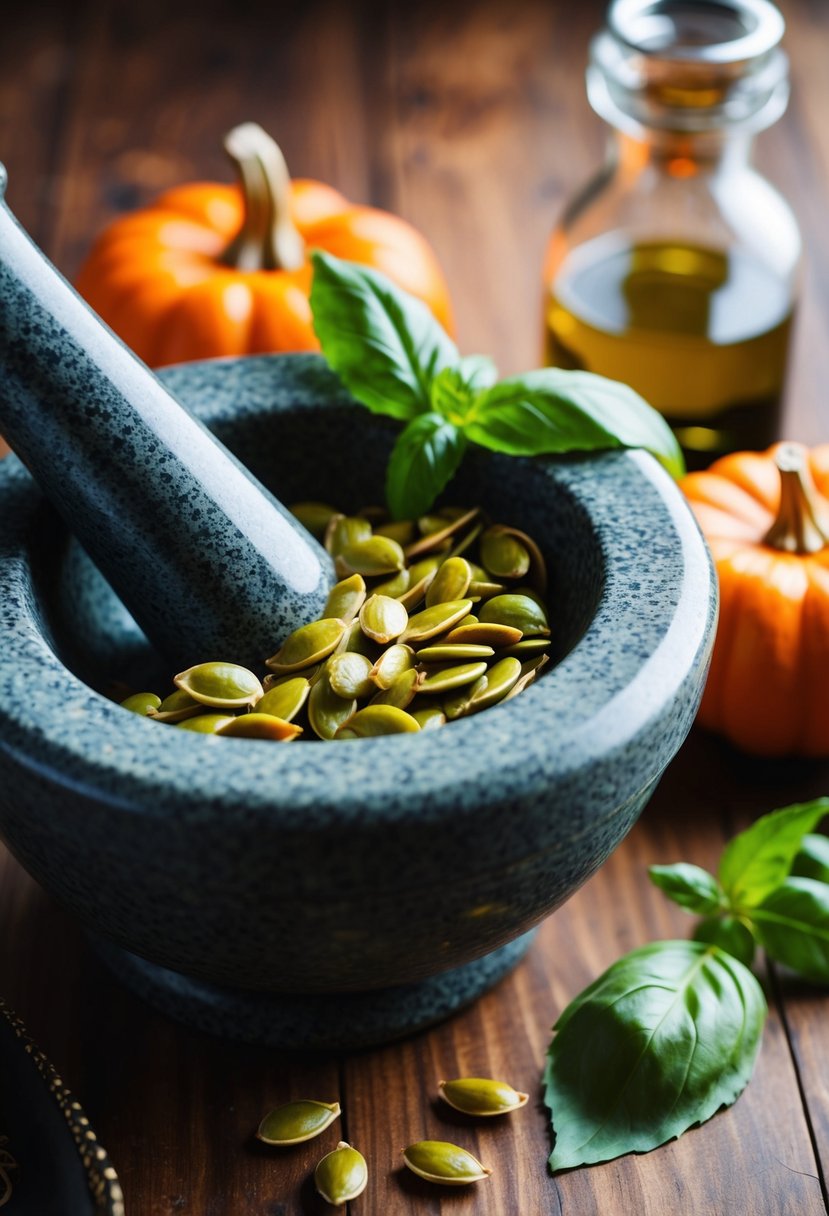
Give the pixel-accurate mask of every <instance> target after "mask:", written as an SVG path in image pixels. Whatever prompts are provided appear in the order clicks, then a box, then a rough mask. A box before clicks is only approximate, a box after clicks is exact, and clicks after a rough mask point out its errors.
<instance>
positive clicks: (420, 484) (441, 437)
mask: <svg viewBox="0 0 829 1216" xmlns="http://www.w3.org/2000/svg"><path fill="white" fill-rule="evenodd" d="M465 449H466V439H465V438H464V435H463V432H462V431H459V430H458V428H457V427H456V426H453V425H452V423H451V422H447V420H446V419H445V418H442V417H441V416H440V414H418V416H417V417H416V418H413V419H412V420H411V422H409V423H408V424H407V426H405V427H404V428H403V430H402V431H401V432H400V434H399V435H398V437H397V441H396V443H395V445H394V448H393V449H392V454H391V457H390V459H389V464H388V468H387V470H386V499H387V501H388V505H389V510H390V511H391V513H392V515H393V516H394V518H395V519H411V518H413V517H415V516H418V515H425V514H426V512H427V511H428V510H429V508H430V507H431V505H432V503H433V502H434V501H435V499H436V498H437V496H438V494H440V492H441V490H442V489H443V487H444V486H445V485H446V483H447V482H448V481H449V480H450V478H451V477H452V476H453V474H454V473H455V471H456V469H457V467H458V465H459V464H460V462H461V460H462V459H463V454H464V451H465Z"/></svg>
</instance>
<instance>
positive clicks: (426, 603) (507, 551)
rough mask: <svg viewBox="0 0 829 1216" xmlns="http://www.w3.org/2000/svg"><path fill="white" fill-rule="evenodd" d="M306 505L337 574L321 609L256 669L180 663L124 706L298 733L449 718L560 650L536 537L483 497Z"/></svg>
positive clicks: (193, 725)
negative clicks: (415, 513) (392, 507)
mask: <svg viewBox="0 0 829 1216" xmlns="http://www.w3.org/2000/svg"><path fill="white" fill-rule="evenodd" d="M295 514H296V516H297V518H298V519H299V520H300V522H301V523H303V524H305V526H306V527H308V528H309V529H310V530H311V531H313V533H314V535H315V536H317V537H319V538H320V539H321V540H322V541H323V544H324V545H325V548H326V549H327V550H328V552H329V554H330V555H331V557H332V558H333V559H334V562H335V566H336V569H337V571H338V573H339V581H338V582H337V583H336V584H335V585H334V586H333V587H332V588H331V590H330V592H329V593H328V597H327V600H326V604H325V608H324V609H323V613H322V615H321V616H320V618H319V619H317V620H315V621H309V622H308V624H306V625H302V626H301V627H300V628H299V629H295V630H294V632H293V633H291V634H290V635H289V636H288V637H287V638H285V639H284V641H283V642H282V644H281V646H280V647H279V649H278V650H277V651H276V652H275V653H274V654H273V655H271V656H270V657H269V658H267V659H265V666H266V667H267V668H268V673H267V674H266V675H265V676H264V678H263V679H262V680H261V681H260V679H259V676H257V675H256V674H255V673H254V672H252V671H249V670H247V668H244V667H240V666H239V665H238V664H235V663H232V662H216V661H210V662H205V663H200V664H197V665H195V666H194V667H190V668H188V669H187V670H186V671H183V672H180V673H179V674H178V675H177V676H176V677H175V680H174V683H175V685H176V687H175V691H173V692H172V693H170V694H168V695H167V696H166V697H164V698H163V699H162V698H161V697H160V696H158V695H157V694H156V693H154V692H136V693H134V694H133V695H132V696H130V697H128V698H127V699H126V701H123V702H122V705H123V706H124V708H126V709H128V710H131V711H132V712H133V713H135V714H137V715H139V716H142V717H147V718H149V719H152V720H155V721H158V722H162V723H167V724H168V725H171V726H178V727H180V728H181V729H183V730H187V731H190V732H192V733H197V734H214V735H218V736H220V737H222V738H243V739H258V740H267V741H271V742H290V741H292V740H294V739H303V738H304V739H317V740H325V741H330V740H338V741H339V740H344V739H357V738H369V737H375V736H381V735H393V734H410V733H412V734H413V733H418V732H420V731H424V730H428V731H434V730H439V729H442V728H443V727H444V726H445V725H446V723H447V722H448V721H454V720H456V719H458V718H464V717H467V716H469V715H472V714H476V713H479V712H480V711H482V710H485V709H489V708H491V707H492V706H495V705H499V704H504V703H506V702H508V701H509V700H511V699H512V698H514V697H515V696H516V695H519V694H520V693H522V692H523V691H524V690H525V689H526V688H527V687H529V685H530V684H531V683H532V682H533V681H534V680H535V679H536V678H537V676H538V674H539V673H540V672H541V670H542V669H543V667H544V665H545V664H546V663H547V662H548V654H547V652H548V651H549V650H550V649H551V640H550V626H549V620H548V612H547V605H546V602H545V600H544V599H543V593H544V589H545V587H546V582H547V571H546V568H545V565H544V558H543V556H542V554H541V551H540V549H539V547H538V545H537V543H536V542H535V540H534V539H533V538H532V537H530V536H528V535H527V534H526V533H525V532H521V531H520V530H519V529H517V528H513V527H509V526H507V525H505V524H499V523H490V522H489V521H488V520H487V519H486V518H485V517H484V515H483V514H482V512H481V511H480V510H479V509H477V508H474V509H472V510H466V509H464V508H461V507H444V508H441V509H440V510H438V511H435V512H433V513H432V514H430V515H428V516H424V517H423V518H421V519H418V520H390V519H389V518H388V516H387V515H386V513H385V512H384V510H383V509H382V508H380V507H372V506H366V507H363V508H362V509H361V510H360V512H359V513H358V514H356V515H345V514H343V513H342V512H339V511H336V510H335V509H334V508H333V507H331V506H329V505H328V504H327V503H318V502H303V503H299V504H297V506H296V510H295Z"/></svg>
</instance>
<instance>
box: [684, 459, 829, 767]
mask: <svg viewBox="0 0 829 1216" xmlns="http://www.w3.org/2000/svg"><path fill="white" fill-rule="evenodd" d="M681 485H682V488H683V490H684V491H685V494H686V495H687V497H688V500H689V502H690V504H691V507H692V509H693V511H694V514H695V515H696V517H697V521H698V523H699V525H700V527H701V528H702V531H703V533H704V535H705V538H706V540H707V541H708V544H709V546H710V548H711V552H712V555H713V557H714V562H715V564H716V567H717V573H718V575H719V581H720V623H719V628H718V631H717V637H716V641H715V643H714V654H713V658H712V661H711V672H710V674H709V677H708V683H707V685H706V688H705V692H704V694H703V698H702V705H701V706H700V711H699V716H698V719H697V720H698V721H699V722H700V723H701V724H702V725H703V726H706V727H708V728H709V729H711V730H713V731H716V732H718V733H719V734H722V735H725V736H726V738H727V739H729V740H731V742H732V743H735V744H736V745H737V746H738V747H740V748H742V749H743V750H744V751H747V752H753V753H755V754H758V755H766V756H785V755H801V756H827V755H829V502H827V501H826V496H827V495H829V444H825V445H823V446H821V447H817V448H813V449H812V450H811V452H810V451H808V450H807V449H806V448H804V447H802V446H801V445H799V444H794V443H781V444H777V445H776V446H775V447H772V448H770V449H769V451H768V452H765V453H759V452H737V453H735V454H734V455H731V456H724V457H723V458H722V459H721V460H717V461H715V462H714V464H712V465H711V467H710V469H708V470H707V471H706V472H703V473H690V474H689V475H688V476H687V477H685V478H684V480H683V481H682V483H681Z"/></svg>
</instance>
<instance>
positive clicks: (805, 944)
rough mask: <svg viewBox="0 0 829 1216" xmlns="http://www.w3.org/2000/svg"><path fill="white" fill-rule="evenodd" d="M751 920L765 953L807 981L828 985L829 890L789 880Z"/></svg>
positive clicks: (808, 881) (810, 880)
mask: <svg viewBox="0 0 829 1216" xmlns="http://www.w3.org/2000/svg"><path fill="white" fill-rule="evenodd" d="M751 917H752V920H753V922H754V927H755V930H756V932H757V936H758V937H759V938H760V941H761V943H762V945H763V946H764V947H765V949H766V952H767V953H768V954H769V955H770V956H771V957H772V958H774V959H777V961H778V962H779V963H785V964H786V966H787V967H791V969H792V971H796V972H797V973H798V975H803V976H805V977H806V979H808V980H816V981H817V982H818V983H819V984H829V886H827V884H826V883H825V882H817V881H816V880H815V879H814V878H787V879H785V881H784V882H782V883H781V884H780V886H779V887H777V888H776V889H775V890H774V891H772V892H770V894H768V895H767V896H766V898H765V899H764V900H763V902H762V903H761V904H760V905H759V907H757V908H752V910H751Z"/></svg>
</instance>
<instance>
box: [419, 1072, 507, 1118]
mask: <svg viewBox="0 0 829 1216" xmlns="http://www.w3.org/2000/svg"><path fill="white" fill-rule="evenodd" d="M438 1089H439V1090H440V1096H441V1097H442V1098H443V1099H444V1100H445V1101H446V1102H448V1103H449V1105H450V1106H453V1107H454V1108H455V1110H460V1111H463V1113H464V1114H465V1115H481V1116H483V1117H484V1118H489V1117H490V1116H492V1115H505V1114H507V1113H508V1112H509V1111H511V1110H518V1108H519V1107H520V1106H524V1105H525V1104H526V1102H527V1099H528V1098H529V1094H522V1093H519V1091H518V1090H517V1089H513V1088H512V1086H511V1085H507V1083H506V1081H491V1080H489V1079H488V1078H486V1077H460V1078H459V1079H458V1080H457V1081H441V1082H440V1084H439V1086H438Z"/></svg>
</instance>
